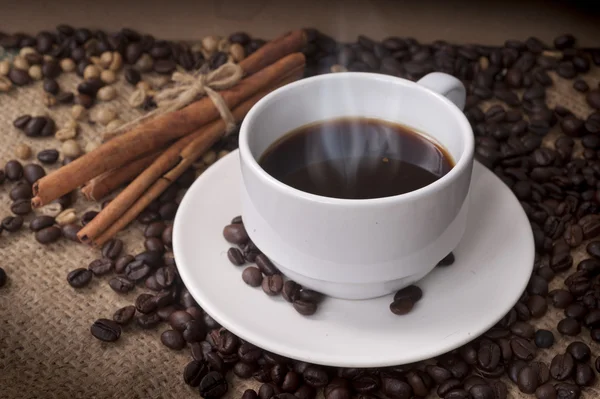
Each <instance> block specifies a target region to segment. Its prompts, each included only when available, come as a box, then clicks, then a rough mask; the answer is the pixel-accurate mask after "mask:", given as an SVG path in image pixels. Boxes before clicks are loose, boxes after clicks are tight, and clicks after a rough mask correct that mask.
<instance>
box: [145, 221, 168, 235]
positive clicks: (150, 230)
mask: <svg viewBox="0 0 600 399" xmlns="http://www.w3.org/2000/svg"><path fill="white" fill-rule="evenodd" d="M166 227H167V225H166V224H165V222H163V221H156V222H152V223H150V224H148V225H147V226H146V228H145V229H144V237H146V238H150V237H160V236H161V235H162V233H163V231H164V230H165V228H166Z"/></svg>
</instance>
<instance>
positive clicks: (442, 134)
mask: <svg viewBox="0 0 600 399" xmlns="http://www.w3.org/2000/svg"><path fill="white" fill-rule="evenodd" d="M464 103H465V88H464V86H463V85H462V83H461V82H460V81H459V80H457V79H456V78H454V77H452V76H450V75H446V74H443V73H431V74H429V75H427V76H425V77H423V78H422V79H421V80H419V82H417V83H414V82H411V81H408V80H405V79H400V78H396V77H392V76H386V75H380V74H371V73H352V72H350V73H336V74H327V75H321V76H316V77H312V78H306V79H302V80H299V81H297V82H294V83H291V84H288V85H286V86H284V87H281V88H279V89H277V90H275V91H274V92H272V93H270V94H268V95H267V96H265V97H264V98H263V99H261V100H260V101H259V102H258V103H257V104H256V105H255V106H254V107H253V108H252V109H251V110H250V112H249V113H248V115H247V116H246V118H245V119H244V121H243V123H242V126H241V130H240V138H239V148H240V162H241V171H242V181H243V183H242V190H241V191H242V218H243V220H244V225H245V227H246V230H247V232H248V235H249V236H250V238H251V239H252V241H253V242H254V243H255V244H256V245H257V246H258V248H259V249H260V250H261V251H262V252H263V253H265V255H267V256H268V257H269V258H270V259H271V260H272V261H273V263H275V265H276V266H277V267H278V268H279V269H280V270H281V271H282V273H284V274H285V275H286V276H287V277H289V278H291V279H293V280H294V281H296V282H297V283H299V284H301V285H302V286H304V287H308V288H311V289H313V290H316V291H319V292H322V293H324V294H327V295H329V296H333V297H338V298H344V299H367V298H373V297H378V296H382V295H386V294H389V293H391V292H394V291H396V290H399V289H401V288H403V287H405V286H407V285H410V284H413V283H414V282H416V281H418V280H420V279H422V278H423V277H424V276H425V275H426V274H428V273H429V272H430V271H431V270H432V269H433V268H434V267H435V265H436V264H437V263H438V262H439V261H440V260H441V259H443V258H444V257H445V256H446V255H448V254H449V253H450V252H451V251H452V250H454V249H455V248H456V246H457V244H458V243H459V242H460V240H461V238H462V236H463V233H464V230H465V225H466V217H467V208H468V193H469V185H470V182H471V170H472V167H473V150H474V138H473V132H472V130H471V126H470V125H469V123H468V121H467V119H466V118H465V116H464V115H463V113H462V112H461V109H462V107H463V106H464ZM340 117H369V118H378V119H382V120H386V121H391V122H397V123H401V124H403V125H406V126H408V127H410V128H412V129H414V130H415V131H417V132H419V133H422V134H423V135H425V136H427V137H429V138H430V139H431V140H433V141H435V142H437V143H439V144H441V145H442V146H443V147H444V148H445V149H446V150H447V151H448V153H449V154H450V155H451V157H452V158H453V160H454V162H455V166H454V167H453V168H452V170H450V172H448V173H447V174H446V175H444V176H443V177H441V178H440V179H438V180H437V181H435V182H434V183H432V184H430V185H428V186H425V187H423V188H420V189H418V190H415V191H412V192H409V193H406V194H402V195H397V196H393V197H385V198H375V199H366V200H351V199H337V198H329V197H322V196H318V195H313V194H310V193H307V192H303V191H300V190H297V189H295V188H292V187H290V186H288V185H285V184H283V183H281V182H280V181H278V180H276V179H275V178H273V177H272V176H271V175H269V174H268V173H267V172H265V171H264V170H263V169H262V168H261V166H260V165H259V163H258V160H259V159H260V157H261V155H262V154H263V153H264V151H265V150H266V149H267V148H268V147H269V146H270V145H271V144H272V143H273V142H275V141H276V140H278V139H279V138H281V137H282V136H284V135H285V134H286V133H288V132H290V131H292V130H294V129H296V128H298V127H301V126H303V125H307V124H310V123H314V122H318V121H326V120H331V119H336V118H340Z"/></svg>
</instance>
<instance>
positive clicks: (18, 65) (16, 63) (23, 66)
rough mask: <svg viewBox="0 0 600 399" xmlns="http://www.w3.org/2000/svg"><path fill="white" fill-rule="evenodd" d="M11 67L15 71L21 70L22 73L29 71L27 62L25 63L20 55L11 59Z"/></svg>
mask: <svg viewBox="0 0 600 399" xmlns="http://www.w3.org/2000/svg"><path fill="white" fill-rule="evenodd" d="M13 66H14V67H15V68H17V69H22V70H24V71H27V70H28V69H29V62H27V60H26V59H25V58H23V57H21V56H20V55H17V56H16V57H15V58H14V59H13Z"/></svg>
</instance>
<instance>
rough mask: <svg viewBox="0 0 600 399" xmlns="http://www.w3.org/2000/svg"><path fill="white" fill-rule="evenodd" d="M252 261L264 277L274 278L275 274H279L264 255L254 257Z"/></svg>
mask: <svg viewBox="0 0 600 399" xmlns="http://www.w3.org/2000/svg"><path fill="white" fill-rule="evenodd" d="M254 261H255V262H256V266H258V268H259V269H260V271H261V272H262V273H263V274H264V275H265V276H274V275H276V274H279V270H277V267H275V265H274V264H273V262H271V261H270V260H269V258H267V257H266V255H265V254H258V255H256V258H255V260H254Z"/></svg>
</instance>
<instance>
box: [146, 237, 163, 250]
mask: <svg viewBox="0 0 600 399" xmlns="http://www.w3.org/2000/svg"><path fill="white" fill-rule="evenodd" d="M144 248H146V249H147V250H148V251H157V252H164V250H165V245H164V244H163V242H162V241H161V239H160V238H156V237H152V238H146V240H145V241H144Z"/></svg>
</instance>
